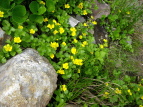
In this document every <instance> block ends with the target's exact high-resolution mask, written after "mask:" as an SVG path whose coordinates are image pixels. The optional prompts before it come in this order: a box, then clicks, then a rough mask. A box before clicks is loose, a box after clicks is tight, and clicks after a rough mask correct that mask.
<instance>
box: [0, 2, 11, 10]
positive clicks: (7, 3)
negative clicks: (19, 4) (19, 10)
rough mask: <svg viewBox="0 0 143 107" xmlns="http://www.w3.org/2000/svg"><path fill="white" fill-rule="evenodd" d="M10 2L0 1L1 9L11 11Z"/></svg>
mask: <svg viewBox="0 0 143 107" xmlns="http://www.w3.org/2000/svg"><path fill="white" fill-rule="evenodd" d="M10 1H11V0H0V7H1V8H3V9H10V8H11V6H10Z"/></svg>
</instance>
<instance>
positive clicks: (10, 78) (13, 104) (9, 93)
mask: <svg viewBox="0 0 143 107" xmlns="http://www.w3.org/2000/svg"><path fill="white" fill-rule="evenodd" d="M56 82H57V74H56V71H55V70H54V68H53V67H52V65H51V64H50V63H49V61H48V60H47V59H46V58H44V57H41V56H40V55H39V54H38V52H37V51H35V50H34V49H30V48H29V49H26V50H25V51H24V52H23V53H21V54H18V55H16V56H14V57H13V58H11V59H10V60H8V61H7V63H5V64H4V65H2V66H1V67H0V107H46V105H47V104H48V102H49V101H50V99H51V97H52V95H53V92H54V90H55V89H56V87H57V85H56Z"/></svg>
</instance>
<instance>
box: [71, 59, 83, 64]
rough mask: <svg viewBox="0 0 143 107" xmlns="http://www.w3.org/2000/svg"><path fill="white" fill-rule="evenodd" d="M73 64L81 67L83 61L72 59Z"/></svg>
mask: <svg viewBox="0 0 143 107" xmlns="http://www.w3.org/2000/svg"><path fill="white" fill-rule="evenodd" d="M73 63H74V64H76V65H83V60H82V59H73Z"/></svg>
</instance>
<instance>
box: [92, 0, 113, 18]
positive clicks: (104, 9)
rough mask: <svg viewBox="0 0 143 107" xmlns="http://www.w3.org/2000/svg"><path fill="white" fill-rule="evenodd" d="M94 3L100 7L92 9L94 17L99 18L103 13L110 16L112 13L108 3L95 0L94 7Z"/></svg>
mask: <svg viewBox="0 0 143 107" xmlns="http://www.w3.org/2000/svg"><path fill="white" fill-rule="evenodd" d="M94 5H97V6H98V9H97V10H95V9H92V15H93V17H94V19H95V20H96V19H98V18H101V17H102V16H103V15H105V16H108V15H109V14H110V6H109V5H108V4H106V3H99V2H98V1H97V0H95V3H94V4H93V5H92V7H94Z"/></svg>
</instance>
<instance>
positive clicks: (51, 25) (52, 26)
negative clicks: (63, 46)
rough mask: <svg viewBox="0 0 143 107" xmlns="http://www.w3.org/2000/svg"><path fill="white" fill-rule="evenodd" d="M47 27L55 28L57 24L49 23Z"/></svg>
mask: <svg viewBox="0 0 143 107" xmlns="http://www.w3.org/2000/svg"><path fill="white" fill-rule="evenodd" d="M47 27H48V28H49V29H53V28H54V27H55V25H54V24H48V25H47Z"/></svg>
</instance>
